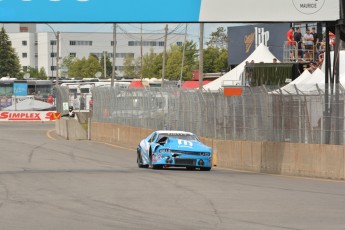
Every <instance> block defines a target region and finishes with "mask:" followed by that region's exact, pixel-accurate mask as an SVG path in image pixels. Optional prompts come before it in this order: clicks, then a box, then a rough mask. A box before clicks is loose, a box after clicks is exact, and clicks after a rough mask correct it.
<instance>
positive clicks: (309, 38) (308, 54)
mask: <svg viewBox="0 0 345 230" xmlns="http://www.w3.org/2000/svg"><path fill="white" fill-rule="evenodd" d="M303 40H304V48H305V55H304V58H305V59H306V60H307V61H311V60H312V59H313V50H314V48H313V47H314V36H313V35H312V34H311V33H310V30H309V28H307V30H306V33H305V34H304V36H303Z"/></svg>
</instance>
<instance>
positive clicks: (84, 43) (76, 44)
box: [69, 41, 92, 46]
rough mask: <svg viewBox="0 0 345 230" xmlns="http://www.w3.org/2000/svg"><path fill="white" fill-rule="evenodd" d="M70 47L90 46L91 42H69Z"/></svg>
mask: <svg viewBox="0 0 345 230" xmlns="http://www.w3.org/2000/svg"><path fill="white" fill-rule="evenodd" d="M69 45H70V46H92V41H69Z"/></svg>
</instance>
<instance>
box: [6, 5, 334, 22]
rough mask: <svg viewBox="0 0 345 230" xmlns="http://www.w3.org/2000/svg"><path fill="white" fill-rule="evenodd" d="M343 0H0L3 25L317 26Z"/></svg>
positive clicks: (326, 19)
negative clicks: (178, 23) (220, 23)
mask: <svg viewBox="0 0 345 230" xmlns="http://www.w3.org/2000/svg"><path fill="white" fill-rule="evenodd" d="M338 19H340V1H339V0H278V1H277V0H260V1H258V0H256V1H255V0H241V1H230V0H187V1H186V0H126V1H124V0H68V1H66V0H0V22H43V23H46V22H77V23H87V22H102V23H104V22H108V23H109V22H125V23H131V22H132V23H139V22H241V23H244V22H258V21H260V22H269V21H276V22H300V21H304V22H312V21H335V20H338Z"/></svg>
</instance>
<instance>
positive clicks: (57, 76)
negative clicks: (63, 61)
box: [55, 31, 60, 86]
mask: <svg viewBox="0 0 345 230" xmlns="http://www.w3.org/2000/svg"><path fill="white" fill-rule="evenodd" d="M59 69H60V32H59V31H58V32H57V34H56V81H55V84H56V86H58V85H59Z"/></svg>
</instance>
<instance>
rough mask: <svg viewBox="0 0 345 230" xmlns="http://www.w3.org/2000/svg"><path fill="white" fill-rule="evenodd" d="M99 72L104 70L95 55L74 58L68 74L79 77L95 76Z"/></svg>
mask: <svg viewBox="0 0 345 230" xmlns="http://www.w3.org/2000/svg"><path fill="white" fill-rule="evenodd" d="M97 72H102V67H101V65H100V64H99V62H98V59H97V58H96V57H95V56H92V55H90V56H89V58H88V59H86V58H82V59H81V60H79V59H77V58H76V59H73V60H72V63H71V64H70V67H69V69H68V75H69V76H70V77H74V78H77V79H80V78H90V77H92V78H93V77H95V74H96V73H97Z"/></svg>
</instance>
